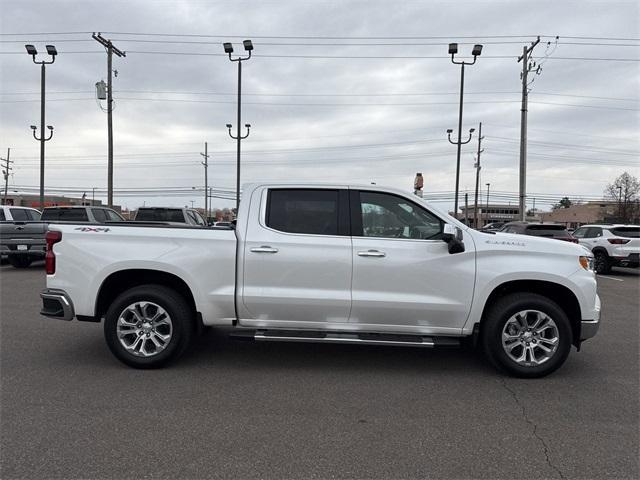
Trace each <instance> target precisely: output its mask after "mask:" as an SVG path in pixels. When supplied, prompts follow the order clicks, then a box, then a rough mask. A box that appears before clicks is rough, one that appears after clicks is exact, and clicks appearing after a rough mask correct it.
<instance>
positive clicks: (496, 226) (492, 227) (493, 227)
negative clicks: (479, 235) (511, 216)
mask: <svg viewBox="0 0 640 480" xmlns="http://www.w3.org/2000/svg"><path fill="white" fill-rule="evenodd" d="M504 223H505V222H491V223H487V224H486V225H485V226H484V227H482V228H481V229H480V230H482V231H483V232H497V231H498V230H500V229H501V228H502V226H503V225H504Z"/></svg>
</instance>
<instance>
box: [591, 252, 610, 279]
mask: <svg viewBox="0 0 640 480" xmlns="http://www.w3.org/2000/svg"><path fill="white" fill-rule="evenodd" d="M593 256H594V266H593V268H594V270H595V271H596V273H600V274H607V273H610V272H611V259H610V258H609V255H607V254H606V253H605V252H603V251H598V252H596V253H594V254H593Z"/></svg>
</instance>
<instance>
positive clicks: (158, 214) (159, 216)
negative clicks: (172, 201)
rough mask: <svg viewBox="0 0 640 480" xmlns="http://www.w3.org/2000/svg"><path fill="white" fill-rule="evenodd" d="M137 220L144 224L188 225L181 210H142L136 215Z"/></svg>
mask: <svg viewBox="0 0 640 480" xmlns="http://www.w3.org/2000/svg"><path fill="white" fill-rule="evenodd" d="M136 220H138V221H143V222H179V223H186V222H185V219H184V214H183V213H182V210H181V209H179V208H178V209H176V208H153V209H140V210H138V213H137V214H136Z"/></svg>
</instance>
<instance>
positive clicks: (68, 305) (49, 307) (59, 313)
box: [40, 288, 75, 320]
mask: <svg viewBox="0 0 640 480" xmlns="http://www.w3.org/2000/svg"><path fill="white" fill-rule="evenodd" d="M40 298H41V299H42V310H40V315H44V316H45V317H51V318H59V319H60V320H73V317H75V311H74V309H73V302H72V301H71V298H69V295H68V294H67V292H65V291H64V290H56V289H53V288H47V289H45V290H43V291H42V292H41V293H40Z"/></svg>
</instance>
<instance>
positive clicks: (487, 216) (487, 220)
mask: <svg viewBox="0 0 640 480" xmlns="http://www.w3.org/2000/svg"><path fill="white" fill-rule="evenodd" d="M490 186H491V184H490V183H487V211H486V212H485V218H484V224H485V225H486V224H488V223H489V187H490Z"/></svg>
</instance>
